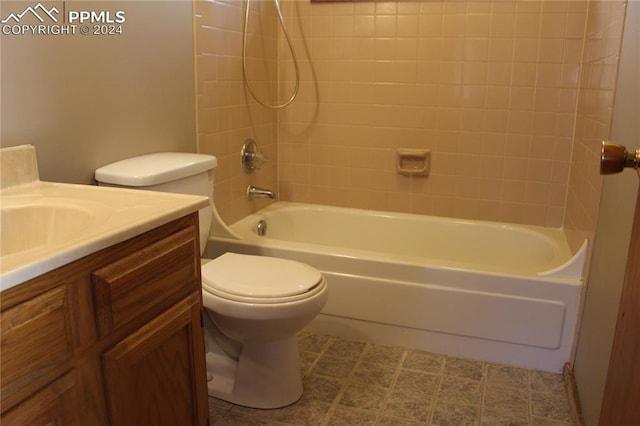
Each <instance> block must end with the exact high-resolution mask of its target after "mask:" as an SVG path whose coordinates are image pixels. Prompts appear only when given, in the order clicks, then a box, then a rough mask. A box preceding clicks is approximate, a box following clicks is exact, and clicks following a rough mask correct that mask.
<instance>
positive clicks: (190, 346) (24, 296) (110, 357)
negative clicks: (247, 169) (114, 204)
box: [0, 213, 208, 426]
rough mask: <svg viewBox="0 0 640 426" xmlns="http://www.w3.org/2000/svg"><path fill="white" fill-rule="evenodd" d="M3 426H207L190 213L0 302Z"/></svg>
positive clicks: (6, 294) (194, 227)
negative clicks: (62, 425)
mask: <svg viewBox="0 0 640 426" xmlns="http://www.w3.org/2000/svg"><path fill="white" fill-rule="evenodd" d="M0 311H1V313H0V316H1V327H2V328H1V331H0V333H1V351H2V353H1V354H0V357H1V366H0V381H1V401H0V406H1V410H2V415H1V418H0V423H2V424H3V425H7V426H8V425H26V424H55V425H59V424H82V425H107V424H112V425H177V424H180V425H204V424H206V423H207V416H208V409H207V390H206V367H205V359H204V353H205V352H204V347H203V345H204V343H203V329H202V320H201V282H200V249H199V236H198V216H197V213H192V214H188V215H186V216H183V217H181V218H178V219H175V220H172V221H170V222H169V223H165V224H164V225H160V226H158V227H156V228H154V229H151V230H149V231H147V232H144V233H142V234H141V235H138V236H135V237H133V238H129V239H127V240H125V241H122V242H119V243H116V244H114V245H112V246H110V247H106V248H103V249H101V250H98V251H96V252H94V253H91V254H89V255H87V256H84V257H81V258H79V259H77V260H74V261H72V262H70V263H68V264H66V265H64V266H61V267H58V268H56V269H54V270H51V271H49V272H47V273H45V274H43V275H40V276H37V277H34V278H32V279H30V280H28V281H26V282H24V283H21V284H19V285H16V286H13V287H11V288H8V289H6V290H4V291H3V292H2V294H1V297H0Z"/></svg>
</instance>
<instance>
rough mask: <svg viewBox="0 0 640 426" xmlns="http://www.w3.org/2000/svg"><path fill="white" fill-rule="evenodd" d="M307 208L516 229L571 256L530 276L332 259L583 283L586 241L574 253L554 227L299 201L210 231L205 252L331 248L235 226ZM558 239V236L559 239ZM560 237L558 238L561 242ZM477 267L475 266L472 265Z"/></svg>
mask: <svg viewBox="0 0 640 426" xmlns="http://www.w3.org/2000/svg"><path fill="white" fill-rule="evenodd" d="M290 208H296V209H308V210H320V211H322V210H332V209H333V210H342V211H347V212H350V213H354V212H360V211H364V212H366V213H367V214H371V215H375V216H381V217H400V218H402V217H409V218H411V219H415V217H416V216H418V217H420V216H424V217H426V218H428V219H429V220H434V221H436V222H445V221H447V222H448V221H453V222H454V223H461V224H480V225H483V226H487V225H488V226H495V227H500V228H502V229H507V230H516V231H518V232H523V233H526V234H535V235H536V237H537V238H543V239H546V240H547V241H548V242H549V243H550V244H551V245H552V246H553V248H554V250H556V251H557V250H562V249H566V251H567V252H568V253H569V254H570V255H571V256H570V257H568V258H567V260H566V261H565V262H563V263H561V264H559V265H556V266H553V267H551V268H548V269H545V270H542V271H537V272H536V273H530V274H524V273H523V274H518V273H511V272H505V271H499V270H494V269H490V268H488V269H486V270H485V269H478V268H477V267H476V268H473V267H472V266H471V265H470V264H467V265H466V266H465V265H464V264H456V265H452V264H447V263H448V262H445V264H442V263H443V262H442V260H441V259H433V258H428V257H418V256H415V257H408V256H393V255H391V256H390V255H389V254H387V253H382V252H377V251H369V250H362V249H352V248H344V247H340V250H339V252H335V251H331V252H329V253H327V252H323V254H330V255H331V256H336V257H343V258H350V259H365V260H370V261H374V262H375V261H378V262H379V261H381V260H385V261H392V262H394V263H398V264H402V265H407V266H419V267H420V266H423V267H426V266H428V267H433V268H436V269H441V270H449V271H452V270H453V271H464V272H472V273H473V272H479V273H487V274H492V275H500V276H505V277H519V278H522V277H536V278H542V279H545V280H547V279H548V280H550V281H558V282H576V283H578V284H580V283H581V282H582V281H583V280H584V270H585V267H586V258H587V252H588V248H589V240H587V239H585V240H584V242H583V244H582V246H581V247H580V248H579V250H578V251H577V252H576V253H573V252H572V251H571V249H570V248H569V244H568V241H567V236H566V233H565V231H564V229H563V228H561V227H559V228H554V227H542V226H536V225H524V224H514V223H502V222H492V221H485V220H476V219H464V218H449V217H441V216H432V215H417V214H413V213H403V212H388V211H377V210H365V209H357V208H351V207H339V206H327V205H321V204H312V203H298V202H290V201H277V202H275V203H272V204H270V205H269V206H267V207H265V208H263V209H260V210H258V211H256V212H254V213H252V214H250V215H248V216H246V217H244V218H242V219H240V220H238V221H236V222H234V223H233V224H232V225H230V226H229V229H230V230H231V231H232V232H231V234H229V233H224V234H221V235H216V233H215V232H212V233H211V235H210V236H209V238H208V243H207V252H208V248H209V247H210V244H213V243H214V242H215V241H216V240H218V239H220V240H221V241H229V240H231V241H236V242H237V241H242V242H243V244H246V245H248V246H258V247H261V246H262V247H274V248H279V249H293V250H296V251H301V252H304V253H307V254H313V253H316V252H317V250H314V248H319V249H330V248H331V247H333V246H330V245H324V244H313V243H302V242H298V241H289V240H282V239H276V238H270V237H268V236H259V235H257V233H256V232H255V230H254V229H253V227H252V226H248V227H247V228H248V229H249V230H250V232H251V237H250V238H247V237H245V236H244V233H241V232H239V231H238V229H237V228H238V227H241V226H244V225H247V222H249V221H251V220H261V219H263V218H261V217H260V215H268V214H271V213H272V212H274V211H275V212H277V211H278V210H284V209H290ZM560 236H561V237H560ZM560 238H561V239H560ZM473 266H477V265H473Z"/></svg>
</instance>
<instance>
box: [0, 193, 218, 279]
mask: <svg viewBox="0 0 640 426" xmlns="http://www.w3.org/2000/svg"><path fill="white" fill-rule="evenodd" d="M208 203H209V201H208V199H207V198H206V197H200V196H194V195H183V194H170V193H164V192H152V191H142V190H132V189H124V188H110V187H101V186H92V185H75V184H65V183H52V182H41V181H34V182H31V183H27V184H24V185H19V186H14V187H10V188H6V189H2V190H0V208H1V209H2V214H3V216H2V220H1V221H0V229H1V231H2V241H1V242H0V244H2V247H0V249H1V252H2V255H1V256H0V291H2V290H6V289H8V288H11V287H13V286H16V285H18V284H21V283H23V282H25V281H27V280H30V279H32V278H35V277H37V276H39V275H42V274H44V273H46V272H49V271H51V270H53V269H56V268H58V267H60V266H63V265H66V264H68V263H71V262H73V261H74V260H78V259H80V258H82V257H84V256H87V255H89V254H91V253H95V252H97V251H99V250H102V249H104V248H107V247H110V246H112V245H114V244H117V243H120V242H122V241H125V240H128V239H129V238H132V237H135V236H137V235H140V234H142V233H144V232H146V231H149V230H151V229H153V228H156V227H158V226H160V225H163V224H165V223H168V222H170V221H172V220H175V219H178V218H180V217H183V216H185V215H188V214H190V213H193V212H195V211H197V210H199V209H201V208H203V207H206V206H207V205H208ZM57 211H60V214H58V213H57ZM42 218H45V219H46V220H45V221H44V222H46V223H43V220H42ZM20 245H24V246H25V247H20Z"/></svg>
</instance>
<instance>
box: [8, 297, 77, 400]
mask: <svg viewBox="0 0 640 426" xmlns="http://www.w3.org/2000/svg"><path fill="white" fill-rule="evenodd" d="M66 305H67V297H66V289H65V287H58V288H55V289H53V290H50V291H48V292H46V293H43V294H41V295H39V296H37V297H34V298H32V299H29V300H27V301H25V302H23V303H21V304H19V305H16V306H14V307H12V308H10V309H7V310H6V311H3V312H2V316H1V321H0V323H1V330H0V332H1V336H2V337H1V338H0V345H1V346H2V359H1V364H0V365H1V366H0V371H1V374H0V380H1V382H2V386H1V389H2V391H1V393H2V404H1V405H2V410H3V411H4V410H5V409H7V408H9V407H11V406H12V405H14V404H15V403H16V402H17V401H20V400H21V399H22V398H23V397H24V396H26V395H29V394H31V393H33V392H34V391H35V390H37V389H38V388H40V387H42V386H43V385H45V384H46V383H48V382H49V381H51V380H52V379H54V378H55V377H57V376H59V375H60V374H61V373H62V372H64V370H65V369H66V368H68V366H66V365H65V364H66V361H69V360H71V358H72V355H73V344H72V334H71V329H70V324H69V319H68V317H67V315H66V314H65V310H66V308H67V306H66Z"/></svg>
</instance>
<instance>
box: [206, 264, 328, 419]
mask: <svg viewBox="0 0 640 426" xmlns="http://www.w3.org/2000/svg"><path fill="white" fill-rule="evenodd" d="M202 298H203V305H204V307H205V308H206V309H207V315H208V318H209V320H210V321H211V322H212V323H213V325H214V327H215V329H216V330H218V331H219V332H221V333H222V336H220V335H218V336H216V337H217V340H216V341H215V342H211V341H210V340H209V339H207V342H206V343H207V344H206V346H207V369H208V371H210V372H213V374H212V375H210V377H209V382H208V388H209V395H211V396H214V397H217V398H220V399H224V400H226V401H230V402H234V403H235V404H239V405H244V406H248V407H254V408H275V407H282V406H285V405H289V404H291V403H293V402H295V401H297V400H298V399H299V398H300V396H302V381H301V378H300V364H299V361H298V347H297V339H296V334H297V333H298V332H299V331H300V330H302V328H303V327H304V326H305V325H307V324H308V323H309V322H310V321H311V320H312V319H313V318H314V317H315V316H316V315H317V314H318V313H319V312H320V310H321V309H322V307H323V306H324V304H325V303H326V300H327V285H326V282H325V280H324V278H323V277H322V275H321V274H320V273H319V272H318V271H317V270H315V269H314V268H311V267H310V266H308V265H305V264H302V263H299V262H294V261H290V260H284V259H276V258H269V257H262V256H250V255H244V254H236V253H225V254H223V255H222V256H220V257H219V258H216V259H214V260H212V261H210V262H207V263H206V264H205V265H204V266H203V267H202ZM225 338H227V339H231V342H228V341H227V342H226V343H227V344H228V345H225V344H224V343H223V342H222V340H223V339H225ZM234 342H240V343H241V345H234ZM211 343H215V349H222V352H219V351H218V352H216V351H215V350H210V346H211ZM230 359H231V360H234V361H235V360H236V359H237V361H235V362H234V361H230ZM221 365H224V366H226V368H224V369H223V368H220V367H221ZM216 371H218V372H221V371H227V372H228V373H230V372H233V376H234V380H229V377H225V376H223V375H221V374H218V375H216V373H215V372H216ZM231 383H232V385H231Z"/></svg>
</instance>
